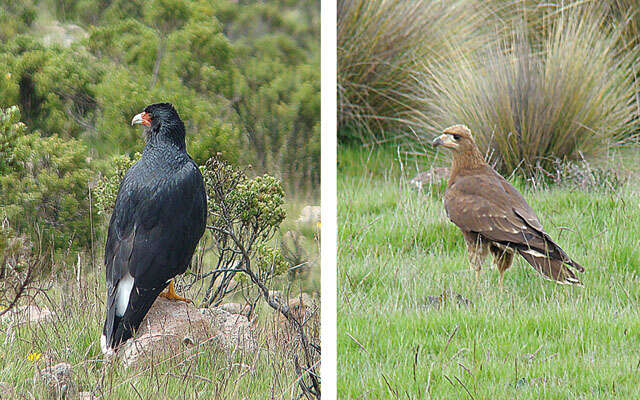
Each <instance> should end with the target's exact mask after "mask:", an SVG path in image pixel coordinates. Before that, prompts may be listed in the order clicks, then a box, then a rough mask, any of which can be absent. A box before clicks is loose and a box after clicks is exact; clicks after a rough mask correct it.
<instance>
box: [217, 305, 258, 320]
mask: <svg viewBox="0 0 640 400" xmlns="http://www.w3.org/2000/svg"><path fill="white" fill-rule="evenodd" d="M219 307H220V308H221V309H223V310H225V311H226V312H228V313H231V314H239V315H244V316H245V317H248V316H249V314H251V305H250V304H240V303H225V304H220V306H219Z"/></svg>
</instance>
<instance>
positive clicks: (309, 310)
mask: <svg viewBox="0 0 640 400" xmlns="http://www.w3.org/2000/svg"><path fill="white" fill-rule="evenodd" d="M287 304H288V306H289V309H290V311H291V314H292V315H293V317H294V318H296V319H297V320H298V321H300V322H301V323H303V324H305V325H310V321H311V320H312V319H314V318H317V319H318V321H316V322H319V318H320V312H319V311H320V310H319V308H320V307H319V306H318V304H317V303H316V302H315V301H314V300H313V299H312V298H311V296H309V295H308V294H307V293H301V294H299V295H296V296H292V297H290V298H289V301H288V302H287ZM275 318H276V323H277V326H278V327H279V329H280V330H285V331H290V330H292V329H293V327H292V326H291V324H290V323H289V321H287V318H286V317H285V316H284V315H282V314H281V313H280V312H276V314H275Z"/></svg>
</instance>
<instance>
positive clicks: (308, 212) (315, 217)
mask: <svg viewBox="0 0 640 400" xmlns="http://www.w3.org/2000/svg"><path fill="white" fill-rule="evenodd" d="M321 210H322V208H321V207H320V206H305V207H304V208H303V209H302V211H300V216H299V217H298V219H297V220H296V222H298V223H301V224H308V223H313V222H320V219H321V217H322V215H321V214H322V212H321Z"/></svg>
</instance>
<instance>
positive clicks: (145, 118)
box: [131, 111, 151, 126]
mask: <svg viewBox="0 0 640 400" xmlns="http://www.w3.org/2000/svg"><path fill="white" fill-rule="evenodd" d="M135 124H142V125H145V126H151V116H150V115H149V114H148V113H146V112H144V111H143V112H141V113H140V114H137V115H136V116H135V117H133V119H132V120H131V126H133V125H135Z"/></svg>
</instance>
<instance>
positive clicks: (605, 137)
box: [338, 0, 640, 399]
mask: <svg viewBox="0 0 640 400" xmlns="http://www.w3.org/2000/svg"><path fill="white" fill-rule="evenodd" d="M639 27H640V5H639V4H638V2H636V1H625V0H607V1H589V0H587V1H572V0H566V1H537V0H490V1H475V0H453V1H447V2H442V1H429V0H423V1H419V0H417V1H411V2H406V1H394V0H389V1H374V0H341V1H338V126H339V131H338V141H339V143H340V144H339V149H338V221H339V223H338V332H339V334H338V393H339V397H340V398H361V399H367V398H370V399H376V398H393V399H423V398H433V399H454V398H455V399H460V398H469V399H486V398H496V399H513V398H519V399H557V398H580V399H601V398H621V399H622V398H624V399H628V398H637V397H638V396H640V391H639V390H640V389H639V388H638V385H637V382H638V379H639V378H640V376H639V374H640V371H639V369H638V360H639V359H640V353H638V337H640V325H638V317H639V315H638V312H637V309H638V308H637V304H638V301H639V300H640V293H639V292H638V283H639V278H638V274H639V273H640V253H639V251H638V240H639V238H640V231H638V226H639V224H640V175H639V172H640V169H639V167H638V165H640V148H639V147H638V134H639V133H640V132H639V131H640V129H639V127H640V125H639V124H640V102H639V101H638V99H639V96H640V94H639V92H640V85H639V81H640V75H639V71H640V50H639V49H640V48H639V47H638V42H639V41H640V30H639ZM460 123H463V124H466V125H468V126H469V127H470V128H471V130H472V132H473V134H474V137H475V138H476V141H477V142H478V144H479V145H480V147H481V150H482V151H483V153H484V154H485V155H486V158H487V160H488V161H489V162H490V163H491V164H492V165H494V166H495V167H496V168H497V169H498V170H499V171H500V172H501V173H502V174H503V175H504V176H505V177H507V178H508V179H509V180H510V182H512V183H513V184H514V185H515V186H516V187H517V188H518V189H519V190H520V191H521V192H522V193H523V195H524V196H525V198H526V199H527V200H528V201H529V203H530V204H531V206H532V207H533V209H534V210H535V211H536V212H537V214H538V216H539V218H540V220H541V222H542V223H543V225H544V226H545V229H546V230H547V231H548V232H549V233H550V235H551V236H552V237H554V238H557V240H558V242H559V243H560V244H561V245H562V246H563V248H564V249H565V250H566V251H567V252H568V254H571V256H572V257H573V258H575V259H576V260H578V261H579V262H581V263H582V264H583V265H584V266H585V268H586V272H585V274H584V277H583V279H584V284H585V287H584V288H574V287H562V286H559V285H555V284H554V283H552V282H548V281H545V280H543V279H541V278H540V277H539V276H538V274H537V273H536V272H535V271H534V270H533V269H532V268H531V267H529V266H528V265H527V264H526V262H525V261H524V260H518V261H517V262H515V263H514V266H513V267H512V268H511V269H510V270H509V271H508V272H507V274H506V275H505V288H504V290H502V291H501V290H499V289H498V287H497V280H498V274H497V273H495V271H492V270H491V269H490V268H485V269H483V273H482V275H481V279H480V282H479V283H478V284H476V282H475V277H474V275H473V273H471V270H470V268H469V266H468V261H467V256H466V249H465V245H464V240H463V238H462V235H461V234H460V232H459V230H458V229H457V227H455V225H453V224H452V223H451V222H450V221H449V220H448V218H447V217H446V214H445V212H444V208H443V206H442V195H443V193H444V188H445V185H446V179H445V180H441V178H439V177H438V176H437V173H438V172H439V171H441V170H438V169H436V168H438V167H448V166H449V163H450V158H449V155H448V154H442V153H436V152H434V151H433V150H432V148H431V146H430V142H431V140H432V139H433V138H434V137H435V135H436V134H439V132H441V131H442V130H443V129H444V128H446V127H447V126H450V125H453V124H460ZM427 171H429V172H430V173H431V176H434V175H435V178H432V179H424V178H423V179H412V178H414V176H415V175H416V174H417V173H418V172H427ZM418 182H421V184H422V186H421V189H417V188H416V183H418ZM487 267H488V266H487Z"/></svg>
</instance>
